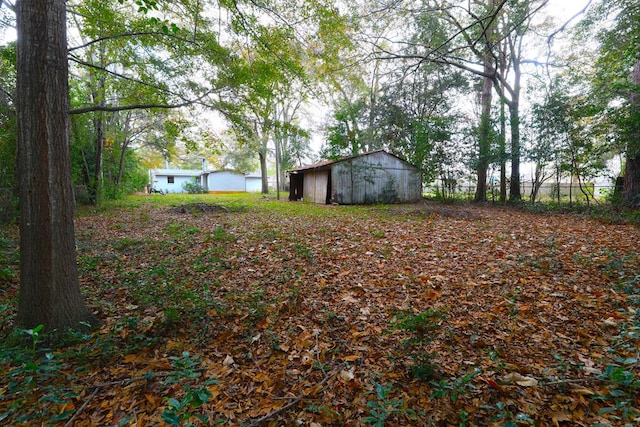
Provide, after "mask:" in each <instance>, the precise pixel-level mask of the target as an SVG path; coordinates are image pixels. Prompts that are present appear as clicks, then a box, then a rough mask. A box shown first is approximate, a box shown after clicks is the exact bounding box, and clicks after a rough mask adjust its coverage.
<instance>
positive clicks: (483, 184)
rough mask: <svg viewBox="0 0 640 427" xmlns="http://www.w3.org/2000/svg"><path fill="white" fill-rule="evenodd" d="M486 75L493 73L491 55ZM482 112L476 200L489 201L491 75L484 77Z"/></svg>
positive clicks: (486, 63) (486, 66) (485, 67)
mask: <svg viewBox="0 0 640 427" xmlns="http://www.w3.org/2000/svg"><path fill="white" fill-rule="evenodd" d="M484 72H485V75H487V76H490V75H491V74H493V68H492V67H491V59H490V57H488V58H486V59H485V61H484ZM482 80H483V81H482V95H481V101H480V102H481V104H482V114H481V116H480V132H479V135H478V166H477V168H476V171H477V177H478V183H477V184H476V195H475V199H474V200H475V201H476V202H486V201H487V169H488V168H489V156H490V151H491V91H492V89H493V80H492V79H491V77H483V79H482Z"/></svg>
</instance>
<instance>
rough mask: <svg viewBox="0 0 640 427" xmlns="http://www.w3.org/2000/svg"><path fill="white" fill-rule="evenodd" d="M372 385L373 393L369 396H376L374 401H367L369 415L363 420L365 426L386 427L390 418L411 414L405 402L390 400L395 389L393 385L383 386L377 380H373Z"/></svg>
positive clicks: (370, 392)
mask: <svg viewBox="0 0 640 427" xmlns="http://www.w3.org/2000/svg"><path fill="white" fill-rule="evenodd" d="M371 384H373V391H369V392H368V393H367V394H369V395H374V399H370V400H368V401H367V409H368V411H369V415H368V416H367V417H365V418H364V419H363V420H362V421H363V422H364V423H365V424H368V425H372V426H375V427H384V426H385V425H386V424H385V422H386V421H387V420H388V419H389V418H391V417H393V416H395V415H405V414H407V413H409V412H410V411H409V410H407V408H406V407H405V406H406V405H405V402H404V400H402V399H390V398H389V395H390V393H391V390H392V389H393V387H392V386H391V384H388V385H382V384H380V383H378V382H377V381H375V380H371Z"/></svg>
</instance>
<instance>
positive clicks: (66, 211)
mask: <svg viewBox="0 0 640 427" xmlns="http://www.w3.org/2000/svg"><path fill="white" fill-rule="evenodd" d="M16 17H17V31H18V58H17V70H18V73H17V76H18V77H17V82H16V93H17V104H16V107H17V119H18V153H17V166H18V179H19V191H20V294H19V301H18V315H17V325H18V326H19V327H21V328H34V327H36V326H38V325H44V328H45V330H50V331H51V330H57V331H63V330H66V329H68V328H71V329H76V330H81V329H87V328H88V326H89V325H96V324H97V323H98V320H97V318H96V317H95V316H94V315H93V313H92V312H91V311H90V310H89V309H88V308H87V306H86V305H85V303H84V300H83V298H82V295H81V293H80V283H79V279H78V272H77V267H76V252H75V236H74V224H73V194H72V189H71V168H70V155H69V88H68V63H67V32H66V11H65V1H64V0H18V2H17V3H16Z"/></svg>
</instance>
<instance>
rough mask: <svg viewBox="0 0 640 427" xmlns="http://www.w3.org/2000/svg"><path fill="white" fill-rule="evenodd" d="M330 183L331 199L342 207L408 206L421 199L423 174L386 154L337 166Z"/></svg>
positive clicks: (345, 162) (372, 155)
mask: <svg viewBox="0 0 640 427" xmlns="http://www.w3.org/2000/svg"><path fill="white" fill-rule="evenodd" d="M331 180H332V193H331V198H332V199H333V200H334V201H336V202H337V203H340V204H371V203H407V202H415V201H417V200H420V198H421V197H422V194H421V193H422V177H421V174H420V171H419V170H418V169H417V168H415V167H413V166H411V165H410V164H408V163H406V162H403V161H402V160H400V159H398V158H397V157H395V156H391V155H389V154H387V153H384V152H377V153H372V154H371V155H367V156H362V157H358V158H354V159H351V160H349V161H344V162H339V163H336V164H335V165H333V167H332V169H331ZM305 185H306V177H305Z"/></svg>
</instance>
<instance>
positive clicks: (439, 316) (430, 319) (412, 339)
mask: <svg viewBox="0 0 640 427" xmlns="http://www.w3.org/2000/svg"><path fill="white" fill-rule="evenodd" d="M445 317H446V314H445V312H444V311H442V310H439V309H433V308H429V309H427V310H425V311H423V312H422V313H419V314H414V313H413V312H401V313H398V314H397V319H398V320H397V321H396V322H395V323H394V324H392V329H396V330H401V331H405V332H409V333H410V336H409V338H407V339H406V340H404V347H405V348H407V349H409V351H410V356H411V358H412V359H413V364H412V365H411V372H412V374H413V376H414V377H415V378H418V379H420V380H430V379H433V378H434V377H436V376H437V375H438V373H437V369H436V366H435V365H434V363H433V354H432V353H431V352H429V351H428V345H429V343H431V342H432V341H433V340H434V338H435V337H436V334H437V333H438V330H439V329H440V323H441V321H442V320H443V319H444V318H445Z"/></svg>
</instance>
